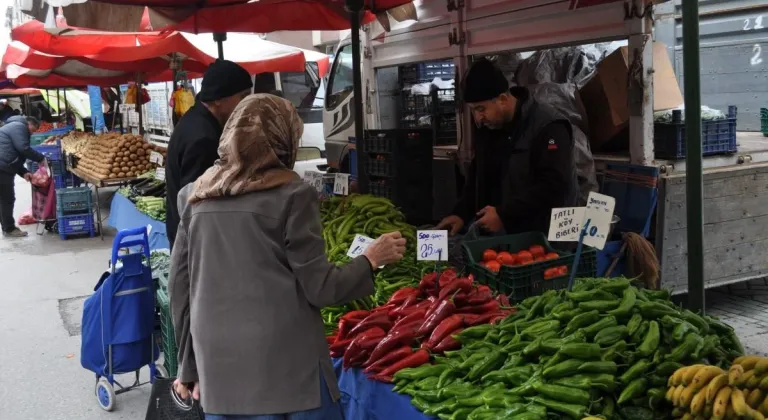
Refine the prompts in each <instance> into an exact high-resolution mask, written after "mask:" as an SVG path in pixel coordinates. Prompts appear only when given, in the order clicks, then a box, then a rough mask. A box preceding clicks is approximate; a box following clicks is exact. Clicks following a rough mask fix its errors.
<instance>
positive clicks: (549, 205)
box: [438, 60, 579, 235]
mask: <svg viewBox="0 0 768 420" xmlns="http://www.w3.org/2000/svg"><path fill="white" fill-rule="evenodd" d="M463 93H464V101H465V102H466V103H467V104H468V105H469V108H470V110H471V111H472V117H473V119H474V121H475V124H476V127H475V128H476V131H475V132H474V136H473V139H474V146H475V157H474V159H473V161H472V163H471V165H470V169H469V173H468V176H467V179H466V183H465V186H464V191H463V193H462V197H461V199H460V200H459V202H458V204H457V205H456V207H455V208H454V211H453V213H452V215H451V216H448V217H446V218H445V219H443V220H442V221H441V222H440V224H439V225H438V228H439V229H449V230H450V234H451V235H455V234H456V233H458V232H459V231H461V230H462V228H463V227H464V226H465V225H468V224H469V223H470V222H471V221H473V220H474V221H475V224H476V225H477V226H478V227H480V228H482V230H484V231H485V232H488V233H495V234H498V233H506V234H514V233H521V232H529V231H539V232H543V233H544V234H545V235H546V234H547V233H548V231H549V221H550V217H551V210H552V209H553V208H556V207H570V206H576V205H577V201H578V191H579V190H578V181H577V178H576V165H575V162H574V155H573V136H572V131H571V130H572V129H571V125H570V123H569V122H568V120H567V119H566V118H565V117H564V116H562V115H561V114H560V112H559V111H557V110H556V109H554V108H552V107H550V106H549V105H547V104H544V103H541V102H538V101H536V100H535V99H534V98H533V97H532V96H531V95H530V93H529V91H528V89H527V88H525V87H519V86H516V87H512V88H510V87H509V82H507V78H506V77H505V76H504V74H503V73H502V72H501V70H499V68H498V67H496V66H495V65H494V64H493V63H492V62H490V61H488V60H481V61H478V62H476V63H474V64H473V65H472V67H471V68H470V69H469V71H468V72H467V75H466V77H465V80H464V86H463Z"/></svg>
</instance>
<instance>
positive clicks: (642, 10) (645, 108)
mask: <svg viewBox="0 0 768 420" xmlns="http://www.w3.org/2000/svg"><path fill="white" fill-rule="evenodd" d="M415 4H416V8H417V14H418V21H417V22H413V21H410V22H400V23H398V22H394V21H392V19H390V21H391V22H390V23H391V31H389V32H386V33H385V32H384V30H383V29H382V27H381V25H380V24H379V23H378V22H375V23H373V24H370V25H367V26H365V27H364V28H363V31H361V43H362V45H361V57H362V61H363V62H362V91H363V107H364V117H365V129H366V130H369V129H391V128H398V127H399V125H398V124H399V122H400V121H399V118H401V117H402V115H399V114H398V111H397V108H398V101H400V100H401V98H400V96H401V95H402V83H401V82H402V81H401V80H399V78H401V77H402V74H403V73H404V69H406V70H407V68H408V67H407V66H411V65H413V64H415V63H441V64H439V65H440V66H443V65H444V64H445V63H449V64H450V65H451V67H453V69H452V70H453V74H454V75H456V76H457V77H455V84H456V86H459V84H460V76H461V75H462V74H464V72H465V71H466V69H467V67H468V65H469V64H470V63H471V61H472V60H473V58H477V57H483V56H492V55H499V54H507V53H510V52H530V51H535V50H542V49H547V48H552V47H559V46H570V45H584V44H590V43H595V42H604V41H624V42H625V43H626V44H627V45H628V51H629V54H628V55H627V57H628V58H627V61H628V68H630V69H631V70H633V72H632V77H630V78H629V87H628V94H627V96H628V100H627V103H626V104H625V105H626V106H627V108H628V114H629V128H628V130H629V133H628V137H629V145H628V148H625V150H627V149H628V151H625V152H623V153H612V154H600V153H595V164H596V167H597V170H598V172H604V171H605V170H606V168H607V167H610V165H612V164H633V165H641V166H645V167H647V168H649V169H650V170H651V171H652V172H655V171H658V174H659V176H658V184H657V191H658V204H657V206H656V210H655V211H654V212H652V214H649V220H650V223H649V225H650V232H649V238H650V239H651V240H652V241H653V242H654V243H655V246H656V252H657V254H658V257H659V261H660V263H661V282H662V286H663V287H667V288H671V289H672V290H673V291H674V292H675V293H684V292H686V291H687V287H688V276H687V271H688V270H687V250H686V244H687V240H686V237H687V229H686V186H685V181H686V164H685V160H684V159H658V158H656V153H655V151H654V115H653V110H654V108H653V106H654V99H653V98H654V89H653V83H654V77H653V75H654V64H653V61H654V59H653V56H654V54H653V49H654V48H653V44H654V43H653V42H651V40H652V39H656V40H660V41H662V42H664V43H665V44H666V45H667V46H668V48H669V50H668V54H669V56H670V58H671V59H672V60H671V61H672V63H673V66H674V69H675V73H677V77H678V80H680V84H681V85H682V68H681V67H682V60H681V58H680V57H681V56H680V51H681V47H680V46H679V44H680V39H681V37H682V29H681V24H680V18H681V15H680V1H679V0H674V1H670V2H667V3H662V4H658V5H655V6H653V9H651V8H650V7H645V6H643V4H642V3H639V2H632V1H612V0H586V1H585V0H582V1H579V0H559V1H558V0H556V1H551V0H523V1H508V0H442V1H431V0H424V1H421V2H418V1H417V2H415ZM700 6H701V8H702V10H701V13H700V19H701V26H700V27H701V39H700V43H701V49H700V55H701V73H702V79H701V90H702V96H703V98H702V101H703V102H702V103H703V104H705V105H707V104H712V103H716V102H718V101H720V102H719V103H716V105H722V104H723V103H724V101H726V102H725V103H727V104H728V105H737V106H741V107H742V108H739V110H738V111H739V114H738V115H739V128H740V129H741V128H743V127H742V125H743V124H747V125H751V127H746V128H747V129H750V128H753V127H754V125H755V121H756V119H759V116H757V114H758V113H759V111H758V109H757V108H756V106H755V101H756V100H755V99H754V98H757V97H758V94H762V101H763V103H764V104H765V105H762V106H765V107H768V83H766V80H768V56H766V57H764V58H763V57H761V56H760V54H762V51H763V50H765V51H768V29H765V28H766V27H768V23H766V24H765V27H764V26H763V23H762V22H763V20H762V19H763V16H765V17H766V18H768V3H765V2H760V1H751V0H745V1H741V0H729V1H726V2H714V1H708V0H705V1H701V2H700ZM654 19H655V21H654ZM744 22H747V23H746V24H745V23H744ZM766 22H768V20H766ZM744 25H746V26H744ZM717 27H721V28H720V29H716V28H717ZM746 28H749V30H747V29H746ZM740 51H741V52H743V53H744V54H742V55H744V56H743V57H741V56H734V54H737V53H738V52H740ZM718 54H726V55H725V56H720V55H718ZM727 54H730V56H728V55H727ZM756 54H757V56H756ZM737 59H738V60H742V61H743V63H746V64H745V65H741V67H738V65H737V64H738V63H737V64H734V66H737V67H736V69H735V70H734V69H733V68H732V67H729V68H728V69H726V70H722V67H724V66H725V67H727V65H724V64H722V63H721V61H722V60H726V61H728V62H734V63H736V60H737ZM744 60H745V61H744ZM739 63H740V62H739ZM743 63H742V64H743ZM729 65H730V64H729ZM718 69H719V70H718ZM734 73H737V74H736V76H734ZM739 74H740V75H741V76H744V77H743V79H744V80H739V81H737V80H736V79H735V77H737V76H739ZM752 79H754V80H752ZM729 81H732V82H729ZM726 82H728V83H726ZM750 83H751V84H750ZM352 87H353V84H352V51H351V43H350V41H349V39H348V38H347V39H346V40H344V41H342V42H341V43H340V45H339V46H338V48H337V51H336V54H335V57H334V63H333V65H332V69H331V73H330V77H329V79H328V84H327V91H326V95H325V110H324V116H323V124H324V134H325V141H326V152H327V158H328V163H329V165H330V166H331V167H334V168H338V169H339V170H341V171H342V172H349V169H350V168H349V167H350V159H349V157H350V154H349V152H350V150H351V149H353V148H354V147H355V146H354V145H351V144H349V139H350V137H354V135H355V126H354V112H353V104H354V102H353V94H352V92H353V88H352ZM708 89H709V90H708ZM712 89H717V90H716V91H712ZM734 92H742V94H743V95H742V97H738V96H737V97H734V94H733V93H734ZM663 93H664V92H662V94H663ZM657 94H658V91H657ZM707 95H709V96H707ZM729 95H730V96H729ZM744 98H748V99H747V100H743V99H744ZM709 101H713V102H709ZM727 101H731V102H727ZM745 101H747V102H749V103H746V104H745ZM750 101H751V102H750ZM457 103H460V102H459V101H458V100H457ZM584 106H585V107H587V108H588V107H590V106H596V104H590V103H585V104H584ZM456 121H457V122H458V124H457V125H456V127H457V129H456V134H455V138H454V141H453V144H452V145H442V146H435V147H434V159H435V162H436V163H435V166H434V167H435V168H437V167H438V162H443V163H444V166H445V168H454V167H455V163H460V164H466V162H467V161H469V159H470V156H471V142H472V139H471V129H470V127H471V124H472V122H471V119H470V116H469V113H468V112H467V111H466V109H465V107H463V106H458V107H457V111H456ZM757 126H758V127H759V121H758V123H757ZM758 129H759V128H758ZM753 131H757V130H753ZM459 139H464V140H463V141H462V140H459ZM703 166H704V174H703V184H704V208H703V219H704V274H705V275H704V284H705V287H707V288H709V287H714V286H719V285H727V284H731V283H736V282H742V281H747V280H751V279H756V278H763V277H766V276H768V139H764V138H763V137H762V135H761V134H759V133H755V132H753V133H739V136H738V151H737V152H736V153H731V154H726V155H715V156H706V157H705V158H704V162H703ZM451 171H452V169H445V172H444V173H443V175H445V174H449V173H451ZM439 176H442V175H439V174H438V173H437V172H436V174H435V177H439ZM436 181H437V180H436ZM435 185H437V187H435V188H434V193H435V197H434V198H435V200H436V201H437V200H438V198H437V195H438V194H439V193H440V192H441V191H443V190H451V193H450V194H448V196H450V197H452V198H453V199H455V195H456V191H455V187H454V186H453V185H452V183H451V182H447V183H446V182H441V181H437V182H435ZM450 199H451V198H448V199H447V200H448V201H450ZM624 199H625V200H626V199H627V197H624ZM649 201H650V200H649ZM633 204H634V203H633ZM653 204H654V203H638V205H642V206H648V207H649V208H653V207H652V206H653ZM445 208H450V205H449V204H448V205H445V206H443V213H442V214H440V211H438V210H435V218H438V217H439V216H441V215H444V209H445Z"/></svg>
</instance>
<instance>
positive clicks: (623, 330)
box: [593, 325, 628, 346]
mask: <svg viewBox="0 0 768 420" xmlns="http://www.w3.org/2000/svg"><path fill="white" fill-rule="evenodd" d="M627 333H628V330H627V327H625V326H624V325H617V326H615V327H610V328H605V329H602V330H600V331H599V332H598V333H597V334H595V337H594V339H593V340H594V342H595V343H597V344H599V345H601V346H611V345H613V344H616V343H617V342H619V340H622V339H623V338H624V337H626V336H627Z"/></svg>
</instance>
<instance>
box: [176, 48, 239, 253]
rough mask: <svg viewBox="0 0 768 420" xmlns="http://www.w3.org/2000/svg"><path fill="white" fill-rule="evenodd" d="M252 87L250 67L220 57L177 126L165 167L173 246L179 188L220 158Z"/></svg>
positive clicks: (207, 72) (204, 77) (211, 67)
mask: <svg viewBox="0 0 768 420" xmlns="http://www.w3.org/2000/svg"><path fill="white" fill-rule="evenodd" d="M252 87H253V83H252V82H251V75H249V74H248V71H246V70H245V69H244V68H242V67H240V66H239V65H237V64H235V63H233V62H231V61H227V60H216V62H214V63H213V64H211V65H210V67H208V70H206V72H205V75H204V76H203V83H202V88H201V89H200V94H198V95H197V98H196V99H197V100H196V101H195V105H194V106H193V107H192V108H190V109H189V111H187V113H186V114H184V116H183V117H181V119H180V120H179V123H178V124H177V125H176V127H174V129H173V134H172V135H171V139H170V141H169V143H168V158H167V161H166V170H165V182H166V184H167V185H168V195H167V201H166V209H167V210H166V229H167V235H168V243H169V244H170V246H171V247H173V242H174V239H175V238H176V229H177V228H178V225H179V211H178V209H177V208H176V198H177V197H178V194H179V191H180V190H181V189H182V188H184V186H185V185H187V184H189V183H191V182H194V181H195V180H196V179H197V178H198V177H199V176H200V175H202V174H203V172H205V171H206V170H207V169H208V168H210V167H211V166H213V162H215V161H216V159H218V158H219V154H218V153H217V151H216V150H217V149H218V147H219V137H221V132H222V128H223V127H224V123H226V122H227V119H228V118H229V116H230V114H232V111H234V109H235V107H236V106H237V104H238V103H240V101H241V100H243V98H245V97H246V96H248V94H249V93H250V92H251V88H252Z"/></svg>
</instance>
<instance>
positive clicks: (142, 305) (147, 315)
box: [80, 227, 168, 411]
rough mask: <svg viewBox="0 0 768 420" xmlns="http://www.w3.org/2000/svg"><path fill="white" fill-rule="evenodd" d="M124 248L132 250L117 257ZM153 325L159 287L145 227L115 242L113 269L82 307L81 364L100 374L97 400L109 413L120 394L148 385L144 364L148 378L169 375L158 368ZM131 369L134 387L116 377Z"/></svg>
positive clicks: (97, 374)
mask: <svg viewBox="0 0 768 420" xmlns="http://www.w3.org/2000/svg"><path fill="white" fill-rule="evenodd" d="M137 238H138V239H137ZM137 248H138V251H137ZM120 249H128V250H129V252H128V253H127V254H124V255H119V253H118V251H119V250H120ZM132 251H137V252H132ZM154 327H155V289H154V283H153V281H152V271H151V268H150V266H149V240H148V237H147V229H146V228H145V227H142V228H139V229H131V230H122V231H120V232H118V234H117V236H116V237H115V240H114V242H113V243H112V259H111V260H110V269H109V271H108V272H105V273H104V275H103V276H102V277H101V279H99V282H98V284H97V285H96V287H95V288H94V294H93V295H92V296H91V297H89V298H88V299H86V300H85V304H84V306H83V322H82V349H81V356H80V363H81V364H82V366H83V367H84V368H86V369H88V370H90V371H91V372H94V373H95V374H96V399H97V400H98V402H99V406H101V408H102V409H104V410H106V411H111V410H112V409H113V408H114V407H115V395H116V394H121V393H123V392H126V391H130V390H131V389H133V388H136V387H138V386H140V385H144V384H145V383H141V382H140V381H139V372H140V370H141V368H142V367H143V366H145V365H148V366H149V377H150V382H154V378H155V376H156V375H157V374H158V373H159V374H161V375H163V376H166V377H167V376H168V375H167V373H165V372H162V371H159V370H160V368H161V366H155V361H156V360H157V358H158V356H159V353H160V352H159V348H158V346H157V342H156V339H155V333H154ZM131 372H135V373H136V380H135V382H134V383H133V384H132V385H130V386H127V387H124V386H122V385H121V384H120V383H118V382H117V381H115V378H114V375H117V374H123V373H131ZM115 384H117V386H118V388H119V389H118V390H117V391H115V386H114V385H115Z"/></svg>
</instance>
